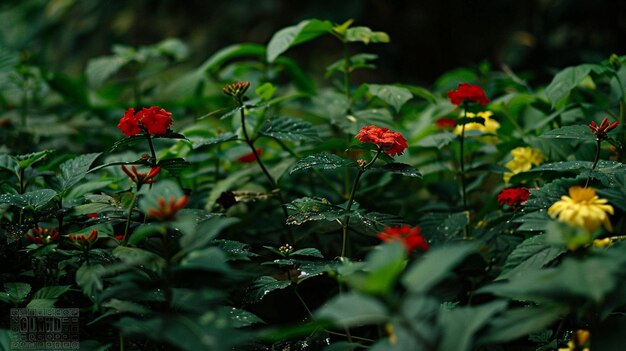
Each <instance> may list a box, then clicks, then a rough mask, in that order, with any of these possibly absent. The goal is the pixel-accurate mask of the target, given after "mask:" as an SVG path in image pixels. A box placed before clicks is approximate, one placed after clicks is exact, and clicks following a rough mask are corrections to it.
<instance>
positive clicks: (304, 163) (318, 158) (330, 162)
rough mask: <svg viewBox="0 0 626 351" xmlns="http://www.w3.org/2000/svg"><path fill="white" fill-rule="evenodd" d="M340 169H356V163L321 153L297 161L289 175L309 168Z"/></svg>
mask: <svg viewBox="0 0 626 351" xmlns="http://www.w3.org/2000/svg"><path fill="white" fill-rule="evenodd" d="M342 167H356V163H355V162H354V161H352V160H348V159H345V158H342V157H339V156H337V155H335V154H329V153H326V152H322V153H319V154H315V155H310V156H307V157H304V158H301V159H299V160H298V161H297V162H296V164H295V165H294V166H293V168H292V169H291V171H290V172H289V173H290V174H293V173H295V172H298V171H302V170H305V169H309V168H316V169H335V168H342Z"/></svg>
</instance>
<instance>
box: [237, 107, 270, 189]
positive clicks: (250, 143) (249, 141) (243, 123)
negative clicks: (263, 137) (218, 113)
mask: <svg viewBox="0 0 626 351" xmlns="http://www.w3.org/2000/svg"><path fill="white" fill-rule="evenodd" d="M240 107H241V108H240V109H239V112H240V115H241V129H242V131H243V137H244V138H245V139H246V140H245V141H246V144H248V146H250V149H251V150H252V154H253V155H254V158H255V159H256V162H257V163H258V164H259V167H261V170H262V171H263V174H265V177H266V178H267V180H268V181H269V182H270V185H271V186H272V189H276V181H274V178H273V177H272V175H271V174H270V172H269V171H268V170H267V168H265V165H264V164H263V161H261V158H260V157H259V153H258V152H256V149H255V148H254V141H253V140H252V139H250V136H249V135H248V131H247V130H246V114H245V112H244V108H243V106H240Z"/></svg>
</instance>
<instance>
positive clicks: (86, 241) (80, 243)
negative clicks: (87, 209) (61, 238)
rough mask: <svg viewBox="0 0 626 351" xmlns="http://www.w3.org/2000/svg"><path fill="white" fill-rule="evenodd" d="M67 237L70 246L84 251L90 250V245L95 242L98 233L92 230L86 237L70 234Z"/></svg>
mask: <svg viewBox="0 0 626 351" xmlns="http://www.w3.org/2000/svg"><path fill="white" fill-rule="evenodd" d="M68 237H69V239H70V242H71V244H72V245H74V246H76V247H79V248H81V249H85V248H90V247H91V245H93V243H95V242H96V239H98V231H97V230H95V229H93V230H92V231H91V233H89V235H87V236H85V235H83V234H70V235H69V236H68Z"/></svg>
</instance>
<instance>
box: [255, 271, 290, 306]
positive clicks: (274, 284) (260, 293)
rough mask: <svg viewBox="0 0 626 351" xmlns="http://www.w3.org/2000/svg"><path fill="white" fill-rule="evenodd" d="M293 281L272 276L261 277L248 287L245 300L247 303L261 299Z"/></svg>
mask: <svg viewBox="0 0 626 351" xmlns="http://www.w3.org/2000/svg"><path fill="white" fill-rule="evenodd" d="M291 283H292V281H291V280H276V279H274V278H272V277H270V276H262V277H259V278H258V279H257V280H255V281H254V283H253V284H252V286H251V287H250V288H249V289H248V291H247V293H246V296H245V298H244V301H245V302H246V303H254V302H258V301H261V300H262V299H263V298H264V297H265V296H266V295H267V294H269V293H271V292H272V291H274V290H281V289H285V288H286V287H288V286H290V285H291Z"/></svg>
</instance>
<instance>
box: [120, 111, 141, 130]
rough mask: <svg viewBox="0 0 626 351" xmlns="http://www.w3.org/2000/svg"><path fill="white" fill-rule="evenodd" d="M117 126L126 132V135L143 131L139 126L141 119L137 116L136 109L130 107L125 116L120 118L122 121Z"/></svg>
mask: <svg viewBox="0 0 626 351" xmlns="http://www.w3.org/2000/svg"><path fill="white" fill-rule="evenodd" d="M117 127H118V128H119V129H120V130H121V131H122V133H124V135H126V136H129V137H130V136H133V135H135V134H138V133H140V132H141V127H140V126H139V119H138V118H137V116H135V109H134V108H132V107H131V108H129V109H128V110H126V112H125V113H124V117H122V119H120V123H118V125H117Z"/></svg>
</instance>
